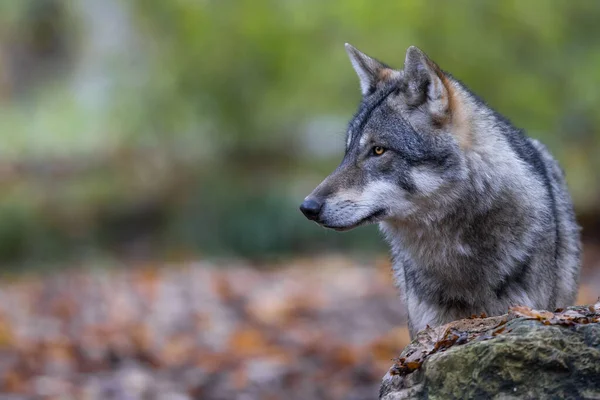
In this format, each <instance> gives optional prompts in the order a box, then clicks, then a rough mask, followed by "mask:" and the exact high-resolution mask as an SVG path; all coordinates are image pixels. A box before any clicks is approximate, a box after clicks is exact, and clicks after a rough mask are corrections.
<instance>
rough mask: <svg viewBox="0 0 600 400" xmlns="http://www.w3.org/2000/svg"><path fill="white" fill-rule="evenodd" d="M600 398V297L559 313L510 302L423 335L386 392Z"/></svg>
mask: <svg viewBox="0 0 600 400" xmlns="http://www.w3.org/2000/svg"><path fill="white" fill-rule="evenodd" d="M453 398H460V399H475V398H477V399H479V398H485V399H488V398H492V399H516V398H518V399H540V398H569V399H571V398H572V399H600V301H599V302H598V303H597V304H595V305H593V306H578V307H569V308H568V309H566V310H560V309H559V310H556V311H555V312H548V311H537V310H532V309H530V308H527V307H514V308H511V309H510V310H509V312H508V314H505V315H502V316H499V317H493V318H485V316H482V318H470V319H464V320H460V321H456V322H452V323H450V324H447V325H444V326H441V327H437V328H427V329H425V330H423V331H421V332H419V333H418V334H417V337H416V338H415V339H414V340H413V341H412V343H411V344H409V345H408V346H407V347H406V348H405V349H404V351H402V354H400V357H399V358H398V359H397V360H396V362H395V363H394V365H393V366H392V367H391V368H390V370H389V371H388V373H387V374H386V375H385V377H384V378H383V382H382V384H381V388H380V399H383V400H400V399H453Z"/></svg>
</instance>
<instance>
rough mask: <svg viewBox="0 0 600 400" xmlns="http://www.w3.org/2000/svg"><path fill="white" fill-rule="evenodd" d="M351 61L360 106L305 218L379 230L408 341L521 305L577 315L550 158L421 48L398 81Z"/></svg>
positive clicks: (576, 253)
mask: <svg viewBox="0 0 600 400" xmlns="http://www.w3.org/2000/svg"><path fill="white" fill-rule="evenodd" d="M346 50H347V52H348V55H349V57H350V61H351V64H352V66H353V67H354V70H355V71H356V73H357V74H358V78H359V82H360V89H361V93H362V101H361V103H360V106H359V108H358V112H357V113H356V114H355V115H354V117H353V118H352V120H351V121H350V123H349V125H348V129H347V135H346V143H345V155H344V157H343V159H342V162H341V164H340V165H339V166H338V167H337V168H336V169H335V170H334V171H333V172H332V173H331V175H329V176H328V177H327V178H325V180H324V181H323V182H322V183H321V184H320V185H318V186H317V187H316V189H314V191H313V192H312V193H311V194H310V195H309V196H307V197H306V198H305V199H304V202H303V203H302V205H301V206H300V210H301V211H302V213H303V214H304V215H305V216H306V217H307V218H308V219H310V220H313V221H315V222H317V223H318V224H320V225H322V226H324V227H326V228H331V229H335V230H338V231H345V230H349V229H352V228H355V227H357V226H360V225H365V224H372V223H378V224H379V227H380V230H381V232H382V233H383V236H384V237H385V239H386V240H387V242H388V243H389V245H390V247H391V255H392V266H393V267H392V269H393V275H394V278H395V281H396V285H397V286H398V288H399V290H400V293H401V296H402V297H403V301H404V304H405V305H406V307H407V315H408V324H409V330H410V334H411V337H414V336H415V334H416V332H418V331H419V330H421V329H423V328H425V327H426V326H427V325H430V326H438V325H441V324H444V323H447V322H450V321H454V320H457V319H460V318H465V317H469V316H471V315H474V314H475V315H480V314H481V313H485V314H487V315H489V316H493V315H500V314H503V313H505V312H506V311H507V309H508V308H509V307H510V306H514V305H525V306H530V307H535V308H538V309H546V310H553V309H555V308H557V307H563V306H567V305H570V304H572V303H573V301H574V300H575V295H576V292H577V286H578V280H579V271H580V254H581V245H580V238H579V231H580V229H579V226H578V225H577V222H576V219H575V214H574V210H573V204H572V201H571V198H570V195H569V192H568V189H567V186H566V184H565V178H564V173H563V170H562V169H561V168H560V166H559V165H558V163H557V162H556V161H555V160H554V158H553V157H552V155H551V154H550V152H549V151H548V150H547V149H546V147H545V146H544V145H542V144H541V143H540V142H539V141H537V140H534V139H531V138H529V137H527V136H526V135H525V134H524V132H523V131H522V130H520V129H517V128H515V127H514V126H513V125H512V124H511V122H510V121H509V120H508V119H507V118H505V117H503V116H502V115H500V114H499V113H498V112H496V111H494V110H493V109H492V108H490V107H489V106H488V105H487V104H486V103H485V102H484V101H482V100H481V99H480V98H479V97H478V96H476V95H475V94H474V93H472V92H471V91H470V90H469V89H468V88H467V87H466V86H465V85H464V84H463V83H461V82H460V81H459V80H457V79H456V78H454V77H453V76H452V75H450V74H449V73H447V72H445V71H443V70H442V69H440V67H439V66H438V65H437V64H435V63H434V62H433V61H432V60H431V59H430V58H429V57H428V56H427V55H426V54H425V53H423V52H422V51H421V50H419V49H418V48H416V47H414V46H411V47H409V48H408V50H407V52H406V57H405V62H404V68H403V69H400V70H398V69H392V68H391V67H389V66H387V65H386V64H384V63H382V62H380V61H378V60H376V59H375V58H372V57H369V56H367V55H366V54H364V53H362V52H360V51H359V50H357V49H356V48H354V47H352V46H351V45H349V44H346Z"/></svg>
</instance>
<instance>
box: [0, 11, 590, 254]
mask: <svg viewBox="0 0 600 400" xmlns="http://www.w3.org/2000/svg"><path fill="white" fill-rule="evenodd" d="M48 2H51V3H53V4H54V5H55V7H56V9H58V10H59V11H60V12H61V13H62V14H61V15H62V16H63V18H60V19H53V21H59V22H57V23H56V24H54V25H52V24H51V28H52V29H50V31H51V32H53V34H54V35H56V36H57V37H58V38H60V37H61V35H62V36H64V37H67V38H70V39H69V40H65V41H63V42H60V43H65V46H66V47H67V48H68V49H69V51H67V52H66V53H64V54H66V55H63V56H62V58H64V59H67V60H69V62H66V63H65V64H64V65H63V66H62V67H61V68H62V69H61V71H62V72H63V73H62V74H58V75H52V78H51V79H45V80H44V79H40V80H39V81H38V83H36V85H35V86H34V89H35V90H30V91H28V92H25V94H23V95H21V94H18V93H17V91H16V90H15V85H8V87H9V88H10V90H9V89H4V90H3V89H2V88H3V87H6V85H5V86H2V78H1V76H2V75H1V74H0V98H2V99H4V100H3V102H2V107H0V129H1V130H2V133H3V136H2V137H3V146H0V155H2V156H3V157H4V158H5V159H7V160H10V161H11V162H16V163H20V162H21V163H22V162H25V163H26V164H27V163H29V162H31V160H34V161H35V162H36V163H41V165H42V166H44V167H43V168H42V170H44V171H45V170H46V169H47V168H50V169H51V167H48V165H50V166H55V165H56V164H57V162H58V163H59V164H60V165H63V166H64V167H63V169H66V170H67V171H69V172H67V173H64V174H62V175H61V174H60V173H59V175H60V176H61V177H60V179H58V181H54V179H55V178H54V177H55V175H53V174H50V175H49V176H48V175H45V174H43V173H42V174H41V175H40V173H39V170H38V169H35V168H34V169H33V172H31V169H27V168H26V169H25V170H26V172H25V173H22V174H19V178H18V182H19V183H18V185H14V184H12V185H9V184H6V185H5V188H6V191H7V196H5V198H4V200H2V201H1V202H0V242H2V244H1V245H0V258H1V259H3V260H5V261H11V260H18V259H22V258H24V257H25V258H27V257H30V256H31V257H34V258H40V257H41V258H44V257H45V258H54V257H59V256H60V255H65V254H75V253H77V252H78V251H80V250H73V249H82V248H83V249H86V250H84V253H85V252H86V251H88V250H89V249H90V248H92V249H93V248H98V247H99V248H113V247H114V246H117V247H119V245H120V244H121V243H125V242H127V243H129V242H131V243H138V242H139V241H140V240H141V241H142V242H144V241H149V243H150V245H148V246H149V248H150V250H149V251H150V252H151V253H154V252H156V253H158V254H166V255H167V256H168V255H169V254H179V253H184V254H187V253H195V252H201V253H204V254H220V255H236V256H252V257H265V256H272V255H277V254H281V253H288V252H299V251H301V252H307V251H315V250H318V251H326V250H328V249H329V250H331V249H335V248H352V249H361V248H371V249H381V248H382V246H381V245H380V244H379V242H380V241H379V239H378V238H377V235H375V234H374V233H373V230H374V229H360V230H358V231H357V232H352V233H349V234H343V235H340V234H337V233H333V232H325V231H323V230H321V229H318V228H317V227H316V226H314V225H313V224H309V223H308V222H306V221H305V220H303V219H302V217H301V215H300V214H299V212H298V211H297V205H298V203H299V202H300V201H301V199H302V198H303V197H304V196H305V195H306V194H307V193H308V192H309V191H310V190H311V189H312V187H314V185H316V184H317V183H318V182H319V181H320V179H321V178H322V177H324V176H325V175H326V174H327V173H328V171H329V170H331V169H332V168H333V167H335V165H336V163H337V162H339V159H340V157H341V154H342V151H343V139H342V138H343V134H344V129H345V126H344V124H345V121H346V120H347V119H349V117H350V116H351V114H352V112H353V111H354V109H355V107H356V105H357V103H358V101H359V91H358V83H357V79H356V77H355V76H354V72H353V70H352V68H351V67H350V64H349V62H348V60H347V56H346V54H345V52H344V49H343V44H344V42H350V43H352V44H353V45H355V46H357V47H358V48H359V49H361V50H363V51H365V52H366V53H368V54H370V55H372V56H374V57H376V58H379V59H381V60H383V61H385V62H387V63H389V64H391V65H392V66H395V67H398V68H401V67H402V63H403V59H404V51H405V49H406V48H407V47H408V46H409V45H417V46H419V47H420V48H422V49H423V50H424V51H425V52H427V53H428V54H429V55H430V56H431V57H432V58H433V59H434V60H435V61H437V62H438V63H439V64H440V65H441V66H442V67H443V68H444V69H446V70H448V71H450V72H451V73H452V74H453V75H454V76H456V77H457V78H459V79H461V80H462V81H463V82H465V83H466V84H467V85H468V86H469V87H471V88H472V89H473V90H474V91H475V92H476V93H478V94H479V95H480V96H481V97H482V98H484V99H485V100H486V101H487V102H488V103H489V104H490V105H492V106H493V107H494V108H496V109H497V110H498V111H500V112H501V113H503V114H505V115H506V116H508V117H509V118H510V119H511V120H513V121H514V123H515V124H516V125H517V126H520V127H523V128H525V129H526V130H527V131H528V132H529V134H530V135H531V136H533V137H536V138H540V139H541V140H542V141H544V142H545V143H546V144H547V145H548V146H549V147H550V148H551V149H552V151H553V152H554V153H555V154H556V156H557V157H558V158H559V159H560V160H561V161H562V163H563V166H564V167H565V169H566V171H567V175H568V180H569V183H570V186H571V188H572V191H573V193H574V197H575V200H576V203H577V205H578V208H579V210H580V211H585V212H597V211H598V206H597V205H598V199H599V198H600V179H598V172H597V171H598V170H599V168H600V129H599V128H598V127H599V126H600V113H598V112H597V111H596V108H597V107H598V105H599V104H600V90H599V89H598V88H600V46H599V45H600V24H598V20H599V18H600V2H598V1H594V0H589V1H586V0H580V1H573V2H568V1H563V0H552V1H551V0H530V1H518V0H506V1H502V2H497V1H488V0H473V1H467V0H459V1H453V2H448V1H443V0H430V1H402V2H399V1H384V2H377V3H374V2H370V1H366V0H345V1H341V0H332V1H328V2H324V1H315V0H306V1H302V2H299V1H276V0H252V1H249V0H237V1H214V0H212V1H211V0H205V1H187V0H173V1H161V0H134V1H132V2H119V1H118V0H110V1H107V2H106V3H102V4H105V6H104V9H103V10H104V14H102V13H97V12H96V11H97V10H92V11H93V13H92V11H89V10H88V8H89V7H90V2H89V1H84V0H77V1H75V0H72V1H68V0H64V1H63V0H45V1H41V0H23V1H21V2H2V3H0V34H1V36H0V46H2V47H1V48H2V49H4V50H5V51H3V52H0V66H5V67H6V65H9V64H10V57H11V54H12V53H11V51H8V50H6V49H9V50H10V49H12V48H15V47H16V48H17V49H18V48H20V47H21V48H23V47H24V48H26V49H27V50H28V51H30V52H32V53H33V54H34V55H37V56H38V57H40V58H41V59H42V60H45V59H48V58H49V55H48V54H47V53H44V52H43V51H41V52H40V51H39V49H38V47H39V46H36V45H34V44H35V42H33V41H32V40H29V41H25V42H24V41H23V36H24V35H25V36H26V33H27V32H36V24H37V25H39V24H40V23H41V22H40V21H44V19H43V18H41V19H40V18H38V17H36V15H38V14H39V13H37V14H36V13H35V12H32V10H36V9H38V8H39V7H40V4H42V3H48ZM98 4H100V3H98ZM36 7H37V8H36ZM86 7H87V8H86ZM42 10H43V9H42ZM86 10H88V13H90V14H93V16H94V18H95V19H99V20H100V21H101V23H102V22H103V21H108V19H110V18H112V17H114V15H112V14H111V13H113V14H115V13H116V14H118V16H120V17H119V19H117V20H118V21H120V22H119V24H120V25H119V26H120V27H121V28H123V26H125V27H126V29H124V28H123V29H121V30H118V31H114V32H113V34H114V35H115V38H113V39H114V42H116V45H115V48H116V50H115V51H113V52H108V53H106V52H105V53H106V55H105V56H102V57H99V56H97V57H96V58H94V57H93V55H94V54H105V53H102V51H104V50H102V49H103V47H102V46H100V50H98V49H96V47H94V46H99V45H98V41H95V40H94V30H93V29H92V28H91V27H90V26H91V25H93V24H90V19H89V16H88V19H86V17H85V15H86ZM54 12H56V10H55V11H54ZM32 16H33V17H32ZM102 18H104V20H102ZM100 33H102V31H100ZM109 33H110V31H109ZM95 34H96V35H98V32H96V33H95ZM102 35H106V32H105V33H103V34H102ZM102 35H100V36H102ZM119 35H122V36H119ZM74 38H75V39H74ZM121 42H122V43H121ZM23 43H25V44H23ZM32 43H33V44H32ZM100 43H103V42H100ZM19 46H20V47H19ZM40 46H41V48H42V50H43V49H44V48H47V47H48V46H47V44H44V41H42V44H41V45H40ZM36 49H38V50H36ZM36 51H37V53H36ZM40 54H41V55H40ZM61 54H62V53H61ZM90 60H91V61H90ZM89 65H92V68H91V71H92V72H91V73H90V72H89V70H90V67H89ZM82 66H83V67H82ZM86 66H87V67H86ZM94 66H95V67H96V68H95V69H94V68H93V67H94ZM86 68H87V69H86ZM82 70H83V71H84V72H81V71H82ZM86 71H87V72H86ZM94 71H95V72H94ZM98 71H100V72H101V74H100V75H101V76H100V77H99V78H98V76H97V74H98V73H99V72H98ZM95 74H96V75H95ZM6 76H8V78H6ZM78 76H79V78H77V77H78ZM81 77H83V78H81ZM11 79H13V80H16V78H14V77H13V78H11V75H10V74H8V75H7V74H5V78H4V80H5V82H6V81H9V83H10V81H11ZM94 79H97V80H100V81H101V84H100V85H99V86H100V87H101V90H99V92H98V93H99V94H95V95H94V93H95V92H94V91H91V93H92V94H91V95H90V94H89V92H90V91H89V90H87V89H86V90H83V89H81V87H82V86H83V88H84V89H85V88H87V86H86V82H88V81H94ZM82 81H83V83H82ZM94 87H95V86H94ZM82 93H84V95H82ZM82 98H83V100H82ZM90 98H91V100H89V99H90ZM57 160H58V161H57ZM27 165H28V164H27ZM73 165H76V166H79V165H81V167H76V168H75V167H73ZM27 171H29V172H27ZM49 182H51V183H49ZM16 188H18V189H16ZM132 226H135V227H137V228H135V227H134V228H132ZM140 238H142V239H140ZM40 243H49V244H48V245H47V246H46V245H44V246H42V245H40ZM136 246H137V245H136ZM142 248H144V246H142ZM52 249H57V250H52ZM64 249H69V251H65V250H64Z"/></svg>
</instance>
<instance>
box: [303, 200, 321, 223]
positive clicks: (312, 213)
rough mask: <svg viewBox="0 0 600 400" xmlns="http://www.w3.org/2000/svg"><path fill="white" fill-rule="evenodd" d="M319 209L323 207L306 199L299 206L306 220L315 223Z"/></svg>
mask: <svg viewBox="0 0 600 400" xmlns="http://www.w3.org/2000/svg"><path fill="white" fill-rule="evenodd" d="M321 207H323V204H322V203H319V202H318V201H316V200H313V199H307V200H304V202H303V203H302V204H301V205H300V211H302V214H304V216H305V217H306V218H308V219H310V220H313V221H315V220H317V218H319V213H320V212H321Z"/></svg>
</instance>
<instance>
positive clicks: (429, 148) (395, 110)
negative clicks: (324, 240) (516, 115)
mask: <svg viewBox="0 0 600 400" xmlns="http://www.w3.org/2000/svg"><path fill="white" fill-rule="evenodd" d="M346 50H347V52H348V55H349V56H350V61H351V63H352V66H353V67H354V70H355V71H356V73H357V74H358V77H359V80H360V88H361V92H362V96H363V97H362V101H361V104H360V106H359V109H358V112H357V113H356V115H355V116H354V118H353V119H352V120H351V121H350V123H349V125H348V130H347V136H346V151H345V155H344V158H343V160H342V162H341V164H340V165H339V166H338V167H337V168H336V169H335V171H333V172H332V173H331V175H329V176H328V177H327V178H325V180H324V181H323V182H322V183H321V184H320V185H319V186H317V188H316V189H315V190H313V192H312V193H311V194H310V195H309V196H307V197H306V199H305V200H304V202H303V203H302V205H301V206H300V209H301V211H302V212H303V213H304V215H305V216H306V217H307V218H309V219H311V220H314V221H316V222H317V223H319V224H321V225H323V226H325V227H327V228H332V229H336V230H347V229H352V228H354V227H356V226H359V225H363V224H366V223H373V222H380V221H384V220H398V221H402V220H405V219H408V218H411V217H414V216H424V215H425V214H426V213H429V212H432V211H433V210H434V209H435V208H441V207H442V204H444V202H447V201H449V199H451V198H456V197H457V196H459V192H460V190H458V188H459V187H460V182H461V181H464V180H465V179H467V176H468V174H467V170H466V165H465V158H464V153H463V152H464V151H465V149H466V148H467V147H469V146H470V141H471V138H470V134H469V132H470V129H469V128H468V126H467V125H468V123H469V121H468V118H467V116H466V114H467V108H468V107H467V104H466V102H465V101H463V100H464V93H462V89H461V86H460V84H458V82H457V81H455V80H453V79H452V78H451V77H450V76H449V75H447V74H445V73H444V72H443V71H442V70H441V69H440V68H439V67H438V66H437V65H436V64H435V63H433V62H432V61H431V60H430V59H429V58H428V57H427V56H426V55H425V54H424V53H423V52H422V51H421V50H419V49H417V48H416V47H410V48H409V49H408V50H407V52H406V59H405V63H404V69H403V70H395V69H392V68H390V67H388V66H387V65H385V64H383V63H381V62H379V61H377V60H375V59H374V58H371V57H369V56H367V55H366V54H363V53H361V52H360V51H358V50H357V49H355V48H354V47H352V46H351V45H349V44H346Z"/></svg>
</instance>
